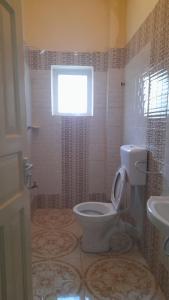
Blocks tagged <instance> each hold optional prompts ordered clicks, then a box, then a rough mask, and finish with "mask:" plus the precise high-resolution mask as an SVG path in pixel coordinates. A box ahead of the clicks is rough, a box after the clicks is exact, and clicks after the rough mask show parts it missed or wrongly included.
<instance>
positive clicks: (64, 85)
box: [51, 66, 93, 116]
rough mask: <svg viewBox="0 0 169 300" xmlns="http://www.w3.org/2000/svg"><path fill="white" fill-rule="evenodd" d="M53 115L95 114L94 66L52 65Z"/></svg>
mask: <svg viewBox="0 0 169 300" xmlns="http://www.w3.org/2000/svg"><path fill="white" fill-rule="evenodd" d="M51 89H52V90H51V94H52V115H63V116H92V115H93V67H86V66H84V67H81V66H52V69H51Z"/></svg>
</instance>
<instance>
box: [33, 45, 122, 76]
mask: <svg viewBox="0 0 169 300" xmlns="http://www.w3.org/2000/svg"><path fill="white" fill-rule="evenodd" d="M27 49H28V50H27V51H28V52H29V55H28V59H29V66H30V68H31V69H32V70H50V68H51V65H79V66H86V65H87V66H93V67H94V70H95V71H101V72H106V71H107V69H108V68H118V69H120V68H123V67H124V65H125V54H126V49H125V48H113V49H110V50H109V51H108V52H84V53H83V52H57V51H45V52H43V50H40V49H38V50H37V49H31V48H29V47H27Z"/></svg>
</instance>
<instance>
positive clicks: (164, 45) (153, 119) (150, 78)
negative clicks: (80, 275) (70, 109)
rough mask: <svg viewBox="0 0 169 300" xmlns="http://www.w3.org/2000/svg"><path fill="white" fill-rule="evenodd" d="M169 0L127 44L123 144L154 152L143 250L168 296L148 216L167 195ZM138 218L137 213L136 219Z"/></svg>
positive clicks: (167, 276) (157, 236) (159, 241)
mask: <svg viewBox="0 0 169 300" xmlns="http://www.w3.org/2000/svg"><path fill="white" fill-rule="evenodd" d="M168 33H169V2H168V0H160V1H159V2H158V3H157V6H156V7H155V9H154V10H153V11H152V13H151V14H150V15H149V16H148V18H147V19H146V20H145V22H144V23H143V24H142V26H141V27H140V29H139V30H138V31H137V33H136V34H135V35H134V37H133V38H132V40H131V41H130V42H129V44H128V45H127V47H126V67H125V83H126V85H125V97H124V138H123V142H124V143H133V144H137V145H145V146H146V147H147V149H148V150H149V155H148V170H149V171H152V172H156V173H154V174H148V176H147V187H146V191H145V197H144V203H143V205H144V229H143V230H144V231H143V232H144V234H143V236H142V238H141V248H142V251H143V253H144V255H145V257H146V258H147V260H148V262H149V265H150V267H151V269H152V271H153V273H154V274H155V276H156V278H157V280H158V281H159V282H160V284H161V288H162V290H163V291H164V293H165V295H166V299H169V273H168V272H169V260H168V258H167V257H166V256H164V253H163V250H162V245H163V239H164V237H163V236H162V235H161V233H160V232H159V231H158V230H156V228H155V227H154V226H153V225H152V224H151V223H150V221H149V220H148V219H147V216H146V203H147V199H148V198H149V196H150V195H161V194H168V191H169V179H168V178H169V177H168V174H169V160H168V159H169V148H168V137H169V136H168V135H169V131H168V130H169V127H168V112H169V111H168V108H169V106H168V97H169V37H168ZM136 221H137V217H136Z"/></svg>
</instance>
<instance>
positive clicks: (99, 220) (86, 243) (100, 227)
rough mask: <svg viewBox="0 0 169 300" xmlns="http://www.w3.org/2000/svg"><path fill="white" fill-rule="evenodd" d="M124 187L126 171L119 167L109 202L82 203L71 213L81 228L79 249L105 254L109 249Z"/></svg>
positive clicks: (117, 219)
mask: <svg viewBox="0 0 169 300" xmlns="http://www.w3.org/2000/svg"><path fill="white" fill-rule="evenodd" d="M125 186H126V170H125V168H124V167H121V168H120V169H119V170H118V171H117V172H116V175H115V179H114V182H113V187H112V194H111V201H112V203H104V202H84V203H80V204H78V205H76V206H75V207H74V208H73V211H74V213H75V215H76V217H77V219H78V220H79V222H80V223H81V226H82V228H83V236H82V240H81V247H82V249H83V250H84V251H86V252H95V253H97V252H105V251H109V250H110V247H111V236H112V233H113V231H114V228H115V227H116V225H117V223H118V221H119V208H120V204H121V202H122V199H123V195H124V191H125Z"/></svg>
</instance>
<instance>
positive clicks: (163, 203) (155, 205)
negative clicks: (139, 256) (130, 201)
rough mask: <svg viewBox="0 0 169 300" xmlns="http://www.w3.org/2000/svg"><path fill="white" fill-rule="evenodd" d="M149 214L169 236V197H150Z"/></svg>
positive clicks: (151, 219) (155, 223)
mask: <svg viewBox="0 0 169 300" xmlns="http://www.w3.org/2000/svg"><path fill="white" fill-rule="evenodd" d="M147 215H148V218H149V219H150V221H151V222H152V223H153V224H154V225H155V226H156V227H157V228H158V229H159V230H160V231H162V232H163V233H164V234H165V235H168V236H169V197H163V196H159V197H158V196H152V197H150V199H149V200H148V202H147Z"/></svg>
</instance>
